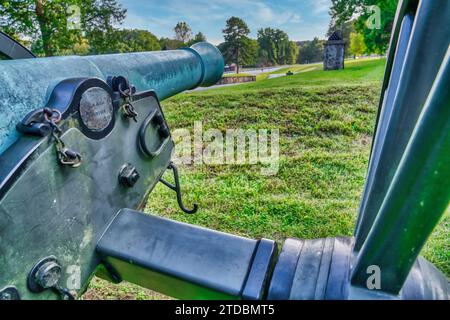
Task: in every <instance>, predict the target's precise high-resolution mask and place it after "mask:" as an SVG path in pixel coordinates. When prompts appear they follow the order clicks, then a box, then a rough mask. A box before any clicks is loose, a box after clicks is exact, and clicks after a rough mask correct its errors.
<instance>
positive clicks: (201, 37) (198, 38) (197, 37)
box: [187, 32, 206, 47]
mask: <svg viewBox="0 0 450 320" xmlns="http://www.w3.org/2000/svg"><path fill="white" fill-rule="evenodd" d="M205 41H206V37H205V35H204V34H203V33H201V32H199V33H197V34H196V35H195V36H194V38H193V39H192V40H191V41H189V42H188V43H187V45H188V46H189V47H190V46H192V45H193V44H196V43H199V42H205Z"/></svg>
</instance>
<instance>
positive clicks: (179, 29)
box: [173, 21, 192, 43]
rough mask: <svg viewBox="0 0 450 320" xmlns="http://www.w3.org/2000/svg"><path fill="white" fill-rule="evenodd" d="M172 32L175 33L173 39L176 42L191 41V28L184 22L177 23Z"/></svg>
mask: <svg viewBox="0 0 450 320" xmlns="http://www.w3.org/2000/svg"><path fill="white" fill-rule="evenodd" d="M173 30H174V31H175V39H176V40H178V41H181V42H183V43H187V42H188V41H190V40H191V39H192V30H191V27H189V25H188V24H187V23H186V22H184V21H181V22H178V23H177V25H176V26H175V28H174V29H173Z"/></svg>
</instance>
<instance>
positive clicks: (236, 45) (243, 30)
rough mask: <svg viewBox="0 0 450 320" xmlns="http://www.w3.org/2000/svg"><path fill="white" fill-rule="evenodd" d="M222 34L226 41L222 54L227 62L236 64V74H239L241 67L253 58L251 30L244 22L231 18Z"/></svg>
mask: <svg viewBox="0 0 450 320" xmlns="http://www.w3.org/2000/svg"><path fill="white" fill-rule="evenodd" d="M222 32H223V35H224V39H225V43H224V44H223V46H222V50H223V51H222V53H223V54H224V57H225V59H226V60H229V61H232V62H234V63H236V73H239V66H240V65H243V64H245V63H246V62H248V60H249V59H251V56H252V53H251V52H250V51H251V48H250V46H251V41H250V39H249V38H248V35H249V34H250V29H249V28H248V26H247V24H246V23H245V22H244V20H242V19H240V18H237V17H231V18H230V19H228V20H227V22H226V26H225V29H223V30H222Z"/></svg>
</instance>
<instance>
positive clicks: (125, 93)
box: [118, 83, 138, 122]
mask: <svg viewBox="0 0 450 320" xmlns="http://www.w3.org/2000/svg"><path fill="white" fill-rule="evenodd" d="M122 85H123V84H122V83H121V84H119V88H118V89H119V92H120V95H121V96H122V97H123V98H124V99H125V103H124V104H123V106H122V108H121V109H122V112H123V114H124V116H125V117H127V118H132V119H133V120H134V122H137V119H136V118H137V116H138V113H137V112H136V110H135V109H134V106H133V104H132V103H131V94H132V90H131V87H130V86H129V87H128V88H127V89H125V90H123V87H122Z"/></svg>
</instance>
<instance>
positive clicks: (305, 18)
mask: <svg viewBox="0 0 450 320" xmlns="http://www.w3.org/2000/svg"><path fill="white" fill-rule="evenodd" d="M119 2H120V3H121V4H122V5H123V7H124V8H127V9H128V14H127V19H126V20H125V22H124V23H123V25H122V27H124V28H136V29H146V30H150V31H151V32H152V33H154V34H155V35H156V36H158V37H162V36H163V37H173V28H174V26H175V24H176V23H177V22H178V21H186V22H187V23H188V24H189V25H190V26H191V28H192V30H193V32H194V33H197V32H198V31H201V32H203V33H204V34H205V35H206V37H207V40H208V41H210V42H212V43H214V44H219V43H220V42H222V41H223V36H222V29H223V28H224V26H225V21H226V20H227V19H228V18H229V17H231V16H237V17H240V18H242V19H244V20H245V21H246V22H247V24H248V26H249V27H250V30H251V36H252V37H253V38H256V33H257V30H258V29H259V28H261V27H269V26H270V27H273V28H279V29H282V30H284V31H286V32H287V33H288V35H289V37H290V38H291V40H311V39H313V38H314V37H319V38H324V37H325V33H326V31H327V28H328V23H329V21H330V18H329V15H328V9H329V7H330V2H331V1H330V0H158V1H156V0H119Z"/></svg>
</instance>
